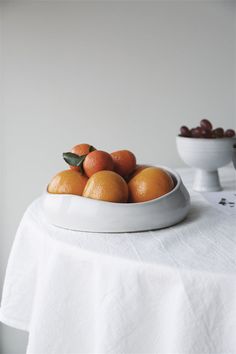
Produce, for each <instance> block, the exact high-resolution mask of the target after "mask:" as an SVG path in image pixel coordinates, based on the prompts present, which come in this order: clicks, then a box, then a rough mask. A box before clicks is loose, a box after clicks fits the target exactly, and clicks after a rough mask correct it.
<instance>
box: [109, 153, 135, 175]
mask: <svg viewBox="0 0 236 354" xmlns="http://www.w3.org/2000/svg"><path fill="white" fill-rule="evenodd" d="M111 156H112V158H113V161H114V171H115V172H117V173H119V175H121V176H122V177H125V176H128V175H129V174H130V173H132V172H133V171H134V169H135V166H136V157H135V156H134V154H133V153H132V152H131V151H129V150H119V151H114V152H112V153H111Z"/></svg>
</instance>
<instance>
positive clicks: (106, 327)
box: [0, 168, 236, 354]
mask: <svg viewBox="0 0 236 354" xmlns="http://www.w3.org/2000/svg"><path fill="white" fill-rule="evenodd" d="M179 173H180V174H181V176H182V178H183V180H184V183H185V185H186V186H187V187H188V188H189V190H190V194H191V201H192V205H191V210H190V213H189V215H188V217H187V219H186V220H184V221H183V222H181V223H180V224H178V225H175V226H173V227H170V228H167V229H163V230H156V231H149V232H140V233H123V234H98V233H85V232H76V231H70V230H64V229H60V228H57V227H55V226H52V225H49V224H48V223H47V222H46V220H45V218H44V214H43V211H42V208H41V198H39V199H37V200H36V201H34V202H33V203H32V204H31V205H30V206H29V208H28V209H27V211H26V212H25V214H24V216H23V219H22V221H21V223H20V226H19V229H18V231H17V235H16V238H15V241H14V244H13V247H12V251H11V255H10V259H9V263H8V267H7V272H6V277H5V284H4V290H3V296H2V303H1V310H0V319H1V321H2V322H4V323H6V324H8V325H10V326H13V327H16V328H19V329H22V330H26V331H28V332H29V342H28V348H27V353H32V354H53V353H55V354H62V353H64V354H76V353H83V354H85V353H96V354H105V353H116V354H121V353H122V354H131V353H133V354H139V353H140V354H141V353H143V354H154V353H155V354H156V353H161V354H164V353H166V354H167V353H168V354H170V353H171V354H172V353H179V354H183V353H186V354H190V353H194V354H203V353H208V354H209V353H211V354H216V353H222V354H223V353H224V354H226V353H227V354H229V353H230V354H232V353H236V218H235V216H232V215H231V216H230V215H226V214H223V213H221V212H219V211H218V210H217V209H214V208H213V207H212V206H210V205H209V204H208V203H207V202H206V201H205V199H204V198H203V196H202V195H200V194H197V193H194V192H193V191H191V185H192V175H193V174H192V171H191V170H190V169H181V170H179ZM221 179H222V182H223V185H224V187H225V188H226V189H234V190H235V170H233V169H232V168H225V169H222V170H221Z"/></svg>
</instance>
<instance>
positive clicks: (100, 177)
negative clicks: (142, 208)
mask: <svg viewBox="0 0 236 354" xmlns="http://www.w3.org/2000/svg"><path fill="white" fill-rule="evenodd" d="M83 196H84V197H87V198H92V199H98V200H105V201H107V202H114V203H125V202H127V200H128V186H127V183H126V182H125V180H124V179H123V178H122V177H121V176H120V175H118V174H117V173H115V172H113V171H99V172H97V173H95V174H93V175H92V177H90V178H89V180H88V182H87V184H86V186H85V188H84V192H83Z"/></svg>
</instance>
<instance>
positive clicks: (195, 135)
mask: <svg viewBox="0 0 236 354" xmlns="http://www.w3.org/2000/svg"><path fill="white" fill-rule="evenodd" d="M191 136H192V137H193V138H201V136H202V134H201V128H200V127H196V128H193V129H191Z"/></svg>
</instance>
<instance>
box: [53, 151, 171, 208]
mask: <svg viewBox="0 0 236 354" xmlns="http://www.w3.org/2000/svg"><path fill="white" fill-rule="evenodd" d="M63 158H64V160H65V161H66V163H67V164H68V165H69V167H70V168H69V169H67V170H65V171H62V172H59V173H58V174H57V175H56V176H54V177H53V179H52V180H51V182H50V183H49V185H48V192H49V193H55V194H75V195H80V196H83V197H86V198H92V199H97V200H103V201H108V202H115V203H127V202H130V203H140V202H146V201H148V200H152V199H155V198H158V197H161V196H162V195H164V194H166V193H168V192H170V191H171V190H172V189H173V187H174V182H173V179H172V177H171V175H170V174H169V173H168V172H167V171H165V170H164V169H162V168H159V167H154V166H148V165H137V164H136V157H135V155H134V154H133V153H132V152H131V151H128V150H119V151H115V152H112V153H108V152H105V151H102V150H96V149H95V148H94V147H93V146H92V145H89V144H79V145H76V146H74V147H73V148H72V149H71V151H70V152H67V153H64V154H63Z"/></svg>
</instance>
